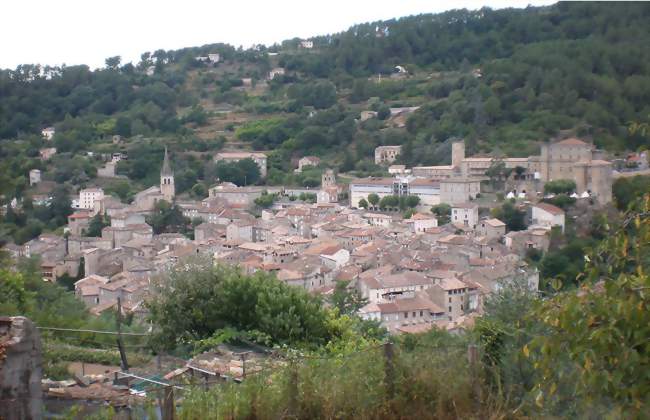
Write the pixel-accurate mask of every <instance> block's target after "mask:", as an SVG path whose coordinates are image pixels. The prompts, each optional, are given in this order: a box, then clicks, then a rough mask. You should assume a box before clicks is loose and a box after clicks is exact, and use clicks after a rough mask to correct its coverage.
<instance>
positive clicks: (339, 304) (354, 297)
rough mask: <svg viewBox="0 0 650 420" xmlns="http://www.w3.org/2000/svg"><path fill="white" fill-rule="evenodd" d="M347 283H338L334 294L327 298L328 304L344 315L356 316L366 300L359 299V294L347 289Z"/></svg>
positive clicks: (354, 290)
mask: <svg viewBox="0 0 650 420" xmlns="http://www.w3.org/2000/svg"><path fill="white" fill-rule="evenodd" d="M349 284H350V282H349V281H338V282H336V286H335V287H334V292H333V293H332V295H331V296H330V298H329V301H330V304H331V305H332V306H333V307H335V308H336V309H338V310H339V313H341V314H345V315H353V314H356V313H357V311H358V310H359V309H361V308H362V307H363V306H364V305H365V304H366V303H368V300H367V299H364V298H362V297H361V295H360V294H359V292H358V291H357V290H356V289H354V288H350V287H349Z"/></svg>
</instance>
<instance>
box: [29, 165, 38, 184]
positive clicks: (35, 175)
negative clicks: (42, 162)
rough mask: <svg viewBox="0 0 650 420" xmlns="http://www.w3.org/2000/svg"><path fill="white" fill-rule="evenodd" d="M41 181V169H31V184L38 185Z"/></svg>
mask: <svg viewBox="0 0 650 420" xmlns="http://www.w3.org/2000/svg"><path fill="white" fill-rule="evenodd" d="M39 182H41V171H40V169H32V170H31V171H29V185H36V184H38V183H39Z"/></svg>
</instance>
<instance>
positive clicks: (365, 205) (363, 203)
mask: <svg viewBox="0 0 650 420" xmlns="http://www.w3.org/2000/svg"><path fill="white" fill-rule="evenodd" d="M359 207H360V208H362V209H368V202H367V201H366V199H365V198H362V199H361V200H359Z"/></svg>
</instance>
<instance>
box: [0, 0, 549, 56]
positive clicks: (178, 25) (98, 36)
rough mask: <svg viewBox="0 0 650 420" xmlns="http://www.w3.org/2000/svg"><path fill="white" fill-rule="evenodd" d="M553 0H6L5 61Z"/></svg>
mask: <svg viewBox="0 0 650 420" xmlns="http://www.w3.org/2000/svg"><path fill="white" fill-rule="evenodd" d="M552 3H554V1H547V0H525V1H520V0H510V1H505V0H483V1H470V0H455V1H452V0H427V1H425V0H319V1H299V0H296V1H288V0H275V1H273V0H270V1H268V0H267V1H258V0H252V1H251V0H248V1H245V0H239V1H238V0H226V1H223V0H222V1H215V0H212V1H210V0H17V1H16V0H14V1H10V0H7V1H3V4H2V15H1V16H2V19H0V40H2V41H1V44H0V45H2V47H1V48H0V67H1V68H15V67H16V66H17V65H18V64H25V63H40V64H43V65H45V64H50V65H60V64H62V63H65V64H67V65H73V64H88V65H90V66H91V67H100V66H103V65H104V59H105V58H106V57H110V56H114V55H120V56H122V62H123V63H125V62H128V61H134V62H135V61H138V60H139V57H140V54H141V53H142V52H145V51H154V50H156V49H160V48H162V49H165V50H169V49H179V48H183V47H193V46H200V45H204V44H212V43H217V42H224V43H228V44H232V45H235V46H239V45H243V46H244V47H249V46H251V45H253V44H266V45H270V44H272V43H274V42H280V41H282V40H284V39H289V38H293V37H296V36H297V37H303V38H305V37H309V36H314V35H324V34H328V33H334V32H339V31H342V30H345V29H347V28H348V27H350V26H351V25H353V24H356V23H363V22H369V21H375V20H380V19H390V18H394V17H401V16H408V15H414V14H420V13H435V12H442V11H445V10H450V9H461V8H468V9H478V8H481V7H482V6H489V7H492V8H494V9H497V8H503V7H526V6H527V5H528V4H532V5H545V4H552Z"/></svg>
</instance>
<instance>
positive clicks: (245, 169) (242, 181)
mask: <svg viewBox="0 0 650 420" xmlns="http://www.w3.org/2000/svg"><path fill="white" fill-rule="evenodd" d="M215 171H216V176H217V177H218V178H219V180H220V181H222V182H232V183H233V184H236V185H239V186H246V185H254V184H256V183H257V182H258V181H259V180H260V178H261V174H260V168H259V166H257V164H256V163H255V161H253V159H250V158H247V159H242V160H239V161H237V162H226V161H219V162H217V164H216V169H215Z"/></svg>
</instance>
